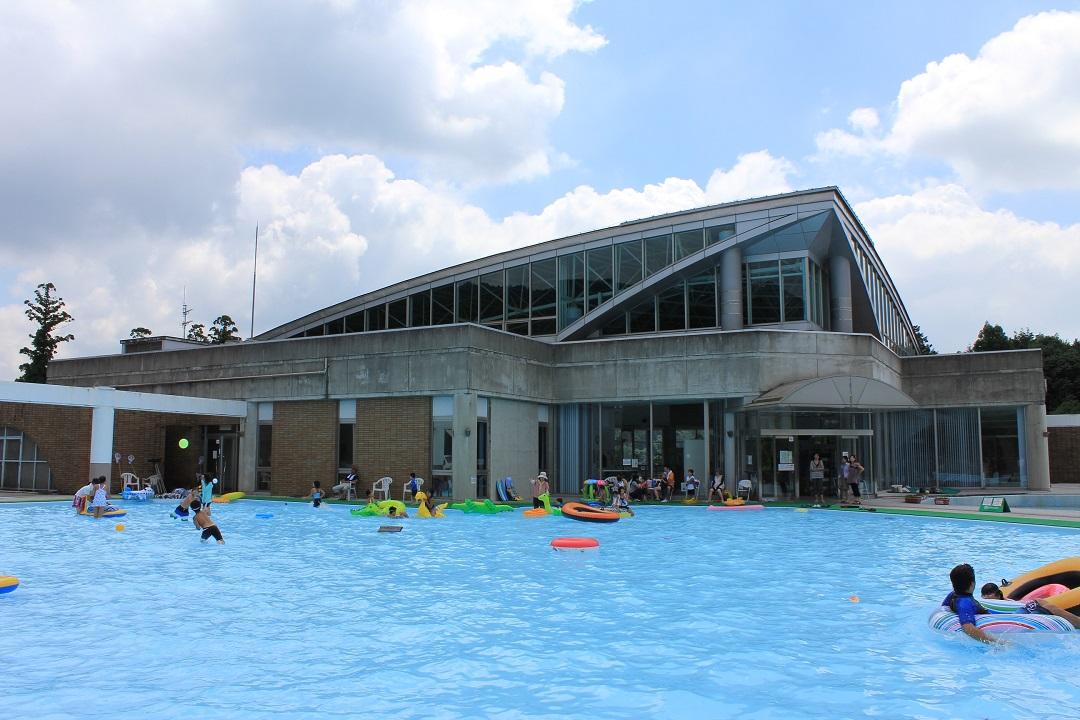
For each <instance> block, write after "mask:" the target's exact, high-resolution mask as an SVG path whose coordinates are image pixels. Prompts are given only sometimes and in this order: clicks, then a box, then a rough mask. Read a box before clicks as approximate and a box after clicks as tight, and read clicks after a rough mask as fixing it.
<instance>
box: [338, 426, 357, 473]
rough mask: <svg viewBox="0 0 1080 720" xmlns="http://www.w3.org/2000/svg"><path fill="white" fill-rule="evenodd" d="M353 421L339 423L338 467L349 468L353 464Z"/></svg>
mask: <svg viewBox="0 0 1080 720" xmlns="http://www.w3.org/2000/svg"><path fill="white" fill-rule="evenodd" d="M353 427H354V425H353V423H341V424H339V425H338V467H339V468H347V467H349V466H350V465H352V464H353Z"/></svg>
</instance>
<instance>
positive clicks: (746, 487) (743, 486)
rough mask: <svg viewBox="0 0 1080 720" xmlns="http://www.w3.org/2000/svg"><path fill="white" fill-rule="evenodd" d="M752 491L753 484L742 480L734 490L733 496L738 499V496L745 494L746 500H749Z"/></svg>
mask: <svg viewBox="0 0 1080 720" xmlns="http://www.w3.org/2000/svg"><path fill="white" fill-rule="evenodd" d="M753 491H754V483H752V482H750V481H749V480H747V479H743V480H740V481H739V486H738V488H737V489H736V490H735V496H736V497H738V496H740V495H742V494H743V493H744V492H745V493H746V499H747V500H749V499H750V494H751V493H752V492H753Z"/></svg>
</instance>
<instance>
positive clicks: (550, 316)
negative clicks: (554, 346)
mask: <svg viewBox="0 0 1080 720" xmlns="http://www.w3.org/2000/svg"><path fill="white" fill-rule="evenodd" d="M530 267H531V278H530V279H531V285H532V287H531V291H530V295H531V297H532V319H533V321H534V322H533V325H532V334H533V335H554V334H555V302H556V293H555V258H550V259H548V260H540V261H538V262H534V263H532V265H531V266H530ZM536 320H541V321H542V322H540V323H537V322H535V321H536ZM548 320H550V322H548Z"/></svg>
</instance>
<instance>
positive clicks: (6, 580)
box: [0, 575, 19, 595]
mask: <svg viewBox="0 0 1080 720" xmlns="http://www.w3.org/2000/svg"><path fill="white" fill-rule="evenodd" d="M17 587H19V578H17V577H15V576H14V575H0V595H3V594H4V593H9V592H13V591H14V590H15V588H17Z"/></svg>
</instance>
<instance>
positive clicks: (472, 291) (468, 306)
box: [457, 278, 480, 323]
mask: <svg viewBox="0 0 1080 720" xmlns="http://www.w3.org/2000/svg"><path fill="white" fill-rule="evenodd" d="M479 290H480V283H479V282H478V280H477V279H476V278H470V279H469V280H462V281H460V282H459V283H458V284H457V321H458V322H459V323H474V322H476V318H477V316H478V313H479V310H480V295H479Z"/></svg>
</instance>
